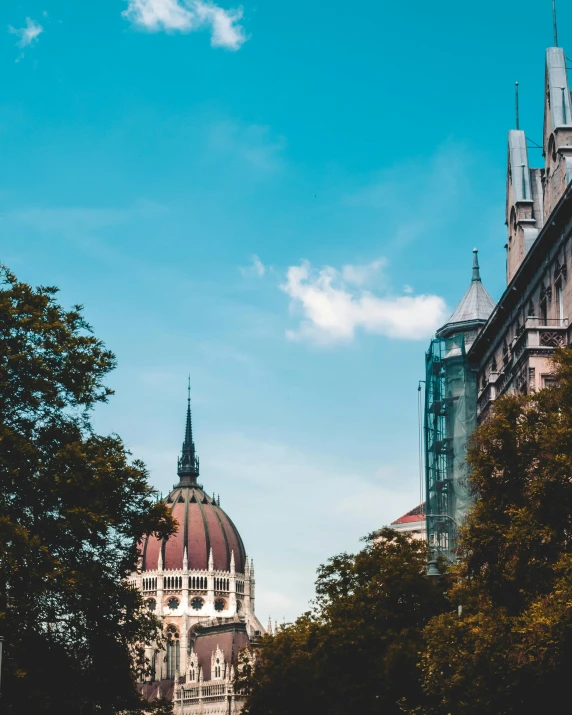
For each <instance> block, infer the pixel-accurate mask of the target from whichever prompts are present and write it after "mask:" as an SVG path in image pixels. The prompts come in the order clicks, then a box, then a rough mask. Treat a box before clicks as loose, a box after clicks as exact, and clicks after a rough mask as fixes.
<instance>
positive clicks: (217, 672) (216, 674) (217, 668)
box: [214, 658, 221, 678]
mask: <svg viewBox="0 0 572 715" xmlns="http://www.w3.org/2000/svg"><path fill="white" fill-rule="evenodd" d="M220 673H221V668H220V658H217V659H216V661H215V669H214V677H215V678H220Z"/></svg>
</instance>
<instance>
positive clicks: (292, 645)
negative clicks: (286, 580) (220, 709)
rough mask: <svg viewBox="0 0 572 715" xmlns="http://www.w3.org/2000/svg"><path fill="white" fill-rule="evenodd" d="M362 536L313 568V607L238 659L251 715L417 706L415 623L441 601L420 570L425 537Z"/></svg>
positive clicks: (419, 640) (389, 711)
mask: <svg viewBox="0 0 572 715" xmlns="http://www.w3.org/2000/svg"><path fill="white" fill-rule="evenodd" d="M366 541H367V543H366V546H365V548H364V549H363V550H362V551H360V552H359V553H358V554H355V555H353V554H352V555H350V554H340V555H339V556H336V557H334V558H332V559H330V560H329V561H328V563H327V564H326V565H324V566H321V567H320V569H319V570H318V579H317V582H316V600H315V604H314V609H313V611H312V612H309V613H306V614H305V615H303V616H302V617H300V618H298V619H297V621H296V622H295V623H294V624H292V625H290V626H286V627H283V628H282V629H280V630H279V631H278V633H276V634H274V636H269V637H265V639H264V640H263V643H262V647H261V652H260V654H259V656H258V658H257V659H256V660H255V662H254V665H253V666H251V665H250V663H249V662H246V663H243V670H242V673H241V675H239V678H238V680H237V687H238V688H244V689H245V690H246V691H247V693H248V700H247V705H246V711H245V712H247V713H248V714H249V715H295V714H296V715H298V714H301V713H302V714H305V713H308V715H309V714H310V713H312V715H315V713H328V714H329V715H338V714H339V715H342V713H343V714H344V715H347V713H348V712H359V713H363V714H364V715H368V714H369V713H384V714H385V715H393V714H394V713H395V714H397V713H401V712H403V710H402V707H405V705H404V703H406V704H407V705H408V706H409V707H416V706H417V705H418V704H419V702H420V701H421V699H422V691H421V686H420V678H419V671H418V668H417V660H418V654H419V651H420V650H421V649H422V647H423V628H424V626H425V625H426V624H427V622H428V620H429V619H430V618H431V617H432V616H434V615H435V614H438V613H440V612H441V611H443V610H444V609H445V608H447V607H448V604H447V602H446V600H445V598H444V596H443V593H442V589H440V590H436V589H435V588H434V587H433V586H432V584H431V583H429V581H428V579H427V578H426V576H425V567H426V561H427V549H426V546H425V544H424V543H423V542H419V541H415V540H413V539H411V538H409V537H408V536H406V535H403V534H398V533H397V532H395V531H393V530H391V529H385V530H383V531H382V532H381V534H380V537H379V538H378V539H374V538H373V537H371V536H370V537H368V539H367V540H366ZM239 672H240V668H239Z"/></svg>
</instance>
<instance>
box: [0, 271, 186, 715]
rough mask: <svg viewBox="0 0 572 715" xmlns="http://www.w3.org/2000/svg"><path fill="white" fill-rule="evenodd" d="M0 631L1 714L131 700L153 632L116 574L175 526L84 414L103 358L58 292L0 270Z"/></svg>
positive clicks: (140, 475)
mask: <svg viewBox="0 0 572 715" xmlns="http://www.w3.org/2000/svg"><path fill="white" fill-rule="evenodd" d="M0 286H1V288H0V544H1V545H2V548H1V550H0V634H1V635H3V636H4V638H5V644H4V659H3V673H2V707H3V712H5V713H8V714H10V715H12V714H13V715H19V714H20V713H22V714H24V713H26V714H27V713H30V712H34V713H37V714H38V715H44V714H45V715H48V714H51V713H58V714H59V713H63V712H77V713H81V714H83V715H87V714H89V713H96V712H97V713H117V712H120V711H121V710H125V709H127V708H135V709H137V708H140V705H141V704H140V702H139V699H138V696H137V694H136V691H135V687H134V677H135V676H136V675H137V674H138V673H140V672H142V671H143V670H144V669H145V667H146V666H145V663H144V660H143V657H142V652H141V650H140V649H139V648H138V645H137V644H140V643H144V642H145V641H149V640H150V639H152V638H155V637H156V636H157V635H158V622H157V621H156V619H155V618H154V617H153V616H152V615H151V614H149V613H148V612H146V610H145V609H144V608H143V603H142V600H141V596H140V594H139V593H138V592H137V591H136V590H134V589H132V588H130V587H129V586H128V584H127V583H126V582H125V580H124V579H125V577H126V576H127V575H128V574H129V573H130V572H131V571H132V570H134V569H135V566H136V559H137V550H136V544H137V542H138V540H139V539H140V537H141V536H142V535H143V534H146V533H157V534H158V535H167V534H169V533H172V531H173V530H174V524H173V522H172V520H171V517H170V516H169V514H168V513H167V511H166V510H165V507H164V506H163V505H162V504H160V503H157V501H156V499H155V496H154V493H153V491H152V489H151V488H150V486H149V484H148V481H147V477H148V475H147V472H146V469H145V466H144V464H143V463H142V462H140V461H131V460H130V455H129V453H128V452H127V450H126V449H125V447H124V445H123V443H122V441H121V439H120V438H119V437H118V436H117V435H111V436H101V435H97V434H96V433H94V431H93V429H92V426H91V422H90V414H91V411H92V409H93V408H94V406H95V405H97V404H98V403H103V402H106V401H107V399H108V398H109V396H110V395H111V394H112V393H111V390H109V388H107V387H106V386H105V385H104V383H103V379H104V378H105V376H106V375H107V374H108V373H109V371H110V370H111V369H113V367H114V366H115V358H114V356H113V354H112V353H111V352H109V350H107V349H106V348H105V346H104V345H103V343H102V342H101V341H100V340H98V339H97V338H96V337H95V336H94V335H93V334H92V331H91V328H90V326H89V325H88V324H87V323H86V321H85V319H84V317H83V315H82V309H81V306H75V307H73V308H72V309H71V310H65V309H64V308H62V307H61V306H60V305H59V304H58V303H57V301H56V296H57V289H56V288H50V287H47V288H46V287H40V288H32V287H31V286H29V285H27V284H26V283H21V282H19V281H18V280H17V279H16V277H15V276H14V275H13V274H12V273H11V272H10V271H9V270H8V269H6V268H5V267H2V268H0Z"/></svg>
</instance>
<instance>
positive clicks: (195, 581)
mask: <svg viewBox="0 0 572 715" xmlns="http://www.w3.org/2000/svg"><path fill="white" fill-rule="evenodd" d="M189 588H191V589H194V590H195V591H206V590H207V577H206V576H189Z"/></svg>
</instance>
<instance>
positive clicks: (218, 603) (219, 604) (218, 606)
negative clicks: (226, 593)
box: [214, 598, 226, 611]
mask: <svg viewBox="0 0 572 715" xmlns="http://www.w3.org/2000/svg"><path fill="white" fill-rule="evenodd" d="M214 607H215V611H224V609H225V608H226V603H225V602H224V598H217V599H216V600H215V602H214Z"/></svg>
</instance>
